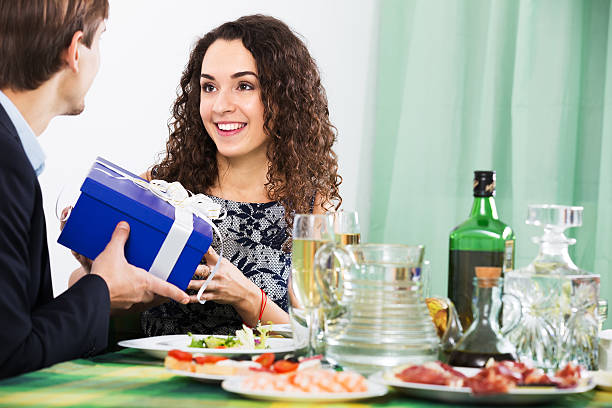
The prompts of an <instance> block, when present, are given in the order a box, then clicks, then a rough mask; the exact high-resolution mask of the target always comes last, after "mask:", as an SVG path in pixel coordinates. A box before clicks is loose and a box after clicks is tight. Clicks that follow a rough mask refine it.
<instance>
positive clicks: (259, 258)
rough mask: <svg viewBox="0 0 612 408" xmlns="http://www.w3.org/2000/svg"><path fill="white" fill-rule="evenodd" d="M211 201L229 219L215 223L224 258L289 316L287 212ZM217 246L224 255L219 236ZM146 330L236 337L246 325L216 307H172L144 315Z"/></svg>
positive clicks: (149, 332)
mask: <svg viewBox="0 0 612 408" xmlns="http://www.w3.org/2000/svg"><path fill="white" fill-rule="evenodd" d="M209 197H210V198H211V199H212V200H213V201H214V202H216V203H219V204H221V206H222V207H223V208H225V209H226V210H227V216H226V217H225V219H223V220H215V221H214V222H215V224H216V225H217V227H218V228H219V231H220V232H221V234H222V235H223V257H224V258H227V259H229V260H230V262H232V263H233V264H234V265H236V267H238V269H239V270H241V271H242V273H244V274H245V275H246V276H247V277H248V278H249V279H250V280H251V281H252V282H253V283H255V284H256V285H257V286H258V287H260V288H262V289H263V290H264V291H265V292H266V294H267V295H268V297H269V299H270V300H273V301H274V302H275V303H276V304H277V305H278V306H279V307H280V308H281V309H283V310H284V311H287V309H288V305H289V299H288V294H287V282H288V280H289V274H290V271H291V253H285V252H283V244H284V243H285V241H286V240H287V239H288V238H289V235H288V234H287V229H286V226H287V224H286V222H285V209H284V208H283V206H282V205H281V204H280V203H278V202H270V203H262V204H258V203H241V202H236V201H231V200H224V199H221V198H218V197H213V196H209ZM212 246H213V248H214V249H215V250H216V251H217V253H219V252H220V250H221V248H220V243H219V239H218V237H217V236H216V234H215V237H214V239H213V244H212ZM194 293H195V292H194ZM141 324H142V329H143V331H144V334H145V335H147V336H159V335H164V334H185V333H187V332H191V333H197V334H234V333H235V332H236V330H237V329H241V328H242V319H241V318H240V316H239V315H238V313H237V312H236V310H235V309H234V308H233V307H232V306H230V305H224V304H219V303H215V302H212V301H207V302H206V303H205V304H203V305H202V304H199V303H191V304H187V305H182V304H179V303H176V302H174V301H171V302H168V303H165V304H163V305H160V306H157V307H155V308H152V309H150V310H148V311H146V312H144V313H143V314H142V316H141Z"/></svg>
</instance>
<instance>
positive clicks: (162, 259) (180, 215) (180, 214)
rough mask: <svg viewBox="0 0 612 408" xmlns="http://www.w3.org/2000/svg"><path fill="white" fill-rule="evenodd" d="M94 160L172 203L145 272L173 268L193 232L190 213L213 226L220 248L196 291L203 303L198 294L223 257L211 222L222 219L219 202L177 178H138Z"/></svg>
mask: <svg viewBox="0 0 612 408" xmlns="http://www.w3.org/2000/svg"><path fill="white" fill-rule="evenodd" d="M96 163H98V164H100V165H102V166H104V167H106V168H108V169H110V170H112V171H114V172H115V173H117V174H120V175H121V177H117V176H114V175H112V174H110V173H108V172H106V171H104V170H102V169H99V168H97V169H96V170H98V171H101V172H102V173H104V174H106V175H107V176H110V177H113V178H116V179H125V180H130V181H131V182H133V183H134V184H136V185H137V186H139V187H141V188H143V189H145V190H149V191H150V192H152V193H153V194H155V195H156V196H157V197H159V198H161V199H162V200H164V201H166V202H168V203H169V204H171V205H172V206H173V207H174V222H173V223H172V226H171V227H170V231H168V235H167V236H166V239H165V240H164V242H163V243H162V246H161V248H160V249H159V252H158V253H157V255H156V256H155V259H154V260H153V264H152V265H151V268H150V269H149V272H151V273H152V274H154V275H155V276H157V277H159V278H160V279H163V280H166V279H168V276H169V275H170V272H171V271H172V268H174V265H175V264H176V261H177V260H178V258H179V256H180V255H181V252H183V249H184V248H185V245H186V244H187V241H188V240H189V237H190V236H191V233H192V232H193V216H194V215H195V216H197V217H199V218H201V219H203V220H204V221H206V222H207V223H208V224H209V225H210V226H211V227H212V229H213V231H214V232H216V233H217V235H218V236H219V241H220V243H221V251H220V252H219V260H217V263H216V265H215V266H214V268H213V269H212V270H211V271H210V274H209V275H208V278H207V279H206V281H205V282H204V283H203V284H202V287H201V288H200V290H199V291H198V301H199V302H200V303H201V304H204V303H206V300H202V299H201V298H202V294H203V293H204V291H205V290H206V287H207V286H208V284H209V282H210V281H211V279H212V278H213V277H214V276H215V273H217V270H218V269H219V265H220V264H221V258H222V257H223V237H222V236H221V233H220V232H219V230H218V229H217V226H216V225H215V224H214V223H213V222H212V219H218V220H222V219H224V218H225V216H226V212H225V211H224V212H223V214H222V213H221V205H219V204H217V203H215V202H214V201H213V200H211V199H210V198H209V197H207V196H206V195H204V194H193V193H191V192H190V191H188V190H186V189H185V188H184V187H183V186H182V185H181V183H179V182H178V181H175V182H172V183H168V182H167V181H165V180H151V181H150V182H147V181H145V180H143V179H141V178H137V177H133V176H131V175H130V174H127V173H126V172H124V171H122V170H121V169H120V168H118V167H116V166H114V165H112V164H109V163H104V162H101V161H99V160H96Z"/></svg>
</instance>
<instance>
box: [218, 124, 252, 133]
mask: <svg viewBox="0 0 612 408" xmlns="http://www.w3.org/2000/svg"><path fill="white" fill-rule="evenodd" d="M217 126H218V127H219V129H221V130H225V131H227V130H236V129H240V128H243V127H245V126H246V123H217Z"/></svg>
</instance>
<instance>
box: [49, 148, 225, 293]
mask: <svg viewBox="0 0 612 408" xmlns="http://www.w3.org/2000/svg"><path fill="white" fill-rule="evenodd" d="M176 184H178V183H176ZM154 187H155V186H154V185H153V183H148V182H147V181H146V180H144V179H142V178H140V177H138V176H136V175H135V174H132V173H130V172H128V171H127V170H125V169H122V168H121V167H119V166H116V165H115V164H113V163H111V162H109V161H107V160H104V159H102V158H100V157H98V158H97V159H96V161H95V163H94V165H93V166H92V167H91V170H90V171H89V173H88V175H87V177H86V179H85V181H84V182H83V185H82V186H81V189H80V190H81V193H80V196H79V198H78V200H77V202H76V204H75V205H74V208H73V209H72V212H71V213H70V216H69V218H68V220H67V221H66V225H65V226H64V229H63V230H62V232H61V234H60V236H59V238H58V240H57V242H58V243H60V244H62V245H64V246H66V247H68V248H70V249H72V250H73V251H75V252H78V253H79V254H81V255H84V256H86V257H87V258H90V259H95V258H96V257H97V256H98V254H99V253H100V252H102V251H103V250H104V248H105V247H106V245H107V244H108V242H109V241H110V238H111V236H112V233H113V231H114V230H115V227H116V225H117V223H119V222H120V221H126V222H128V224H130V236H129V238H128V240H127V243H126V245H125V257H126V259H127V261H128V262H129V263H130V264H132V265H134V266H137V267H140V268H143V269H145V270H147V271H149V272H151V273H154V274H155V275H156V276H158V277H160V278H162V279H164V280H167V281H168V282H170V283H172V284H174V285H176V286H178V287H179V288H181V289H183V290H185V289H186V288H187V285H188V284H189V281H190V280H191V278H192V276H193V274H194V272H195V270H196V268H197V266H198V264H199V263H200V261H201V260H202V257H203V256H204V254H205V253H206V251H208V248H209V246H210V244H211V242H212V234H213V229H212V226H211V224H212V223H211V222H210V220H205V219H203V218H200V217H199V216H195V215H194V213H193V212H192V211H191V210H190V209H189V208H187V209H185V208H183V207H182V206H180V205H177V204H176V203H175V202H173V201H172V200H168V199H167V198H166V197H165V196H164V195H163V194H160V193H159V192H158V191H156V190H155V188H154ZM183 191H184V190H183Z"/></svg>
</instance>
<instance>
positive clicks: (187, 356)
mask: <svg viewBox="0 0 612 408" xmlns="http://www.w3.org/2000/svg"><path fill="white" fill-rule="evenodd" d="M168 355H169V356H170V357H174V358H176V359H177V360H180V361H191V359H192V358H193V357H192V356H191V353H188V352H186V351H181V350H176V349H174V350H170V351H169V352H168Z"/></svg>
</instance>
